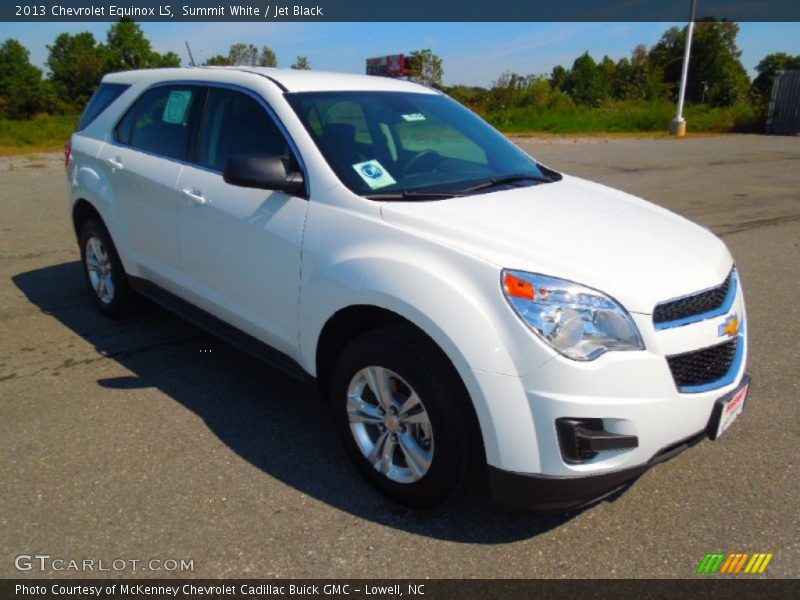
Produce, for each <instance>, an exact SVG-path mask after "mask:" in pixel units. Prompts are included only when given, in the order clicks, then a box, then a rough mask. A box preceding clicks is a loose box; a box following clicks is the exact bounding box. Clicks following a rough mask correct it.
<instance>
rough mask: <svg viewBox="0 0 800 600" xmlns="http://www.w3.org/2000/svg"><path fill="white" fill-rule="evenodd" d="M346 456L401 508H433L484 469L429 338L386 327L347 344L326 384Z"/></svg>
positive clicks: (466, 408) (458, 387)
mask: <svg viewBox="0 0 800 600" xmlns="http://www.w3.org/2000/svg"><path fill="white" fill-rule="evenodd" d="M331 402H332V405H333V409H334V410H335V411H336V413H337V415H336V419H337V424H338V429H339V433H340V435H341V437H342V441H343V442H344V445H345V447H346V448H347V450H348V453H349V454H350V456H351V457H352V459H353V461H354V462H355V464H356V466H358V468H359V470H360V471H361V472H362V473H363V474H364V476H365V477H366V478H367V480H368V481H369V482H370V483H372V485H374V486H375V487H376V488H378V489H379V490H380V491H381V492H383V493H384V494H386V495H387V496H389V497H390V498H392V499H393V500H396V501H398V502H401V503H403V504H406V505H409V506H417V507H422V506H432V505H436V504H439V503H441V502H443V501H444V500H446V499H447V498H448V497H450V496H451V495H453V493H454V492H457V491H459V490H460V489H465V488H466V487H468V485H469V484H470V483H471V482H473V481H474V479H475V477H476V476H477V474H479V473H480V470H481V468H482V467H483V465H484V461H483V450H482V442H481V439H480V434H479V430H478V426H477V421H476V418H475V415H474V410H473V408H472V405H471V402H470V400H469V397H468V396H467V394H466V391H465V389H464V386H463V384H462V383H461V381H460V379H459V377H458V374H457V373H456V372H455V370H454V369H453V367H452V365H451V364H450V363H449V361H448V360H447V358H446V357H445V356H444V354H443V353H442V352H441V351H440V350H439V349H438V348H436V347H435V346H434V345H433V344H432V343H431V342H430V340H428V339H426V338H424V336H422V335H420V334H419V333H418V332H416V331H415V330H413V329H412V328H410V327H406V326H390V327H386V328H382V329H379V330H377V331H374V332H370V333H367V334H365V335H363V336H361V337H359V338H357V339H356V340H354V341H353V342H352V343H351V344H350V345H349V346H348V347H347V348H346V349H345V350H344V352H343V353H342V355H341V357H340V358H339V361H338V362H337V365H336V367H335V370H334V373H333V378H332V381H331Z"/></svg>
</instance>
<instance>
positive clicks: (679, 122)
mask: <svg viewBox="0 0 800 600" xmlns="http://www.w3.org/2000/svg"><path fill="white" fill-rule="evenodd" d="M696 9H697V0H692V16H691V18H690V19H689V28H688V31H687V32H686V46H685V47H684V49H683V68H682V69H681V87H680V89H679V91H678V113H677V114H676V115H675V118H674V119H673V120H672V124H671V126H670V128H669V132H670V133H671V134H672V135H677V136H678V137H683V136H684V135H686V120H685V119H684V118H683V101H684V100H685V98H686V79H687V76H688V75H689V55H690V54H691V51H692V35H693V34H694V15H695V10H696Z"/></svg>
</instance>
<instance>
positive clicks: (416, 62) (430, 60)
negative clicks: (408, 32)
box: [408, 48, 444, 88]
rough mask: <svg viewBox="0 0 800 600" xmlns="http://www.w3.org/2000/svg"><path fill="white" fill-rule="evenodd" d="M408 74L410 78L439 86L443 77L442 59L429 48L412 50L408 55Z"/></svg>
mask: <svg viewBox="0 0 800 600" xmlns="http://www.w3.org/2000/svg"><path fill="white" fill-rule="evenodd" d="M408 67H409V71H410V73H409V75H410V76H411V78H412V79H415V80H416V81H419V82H420V83H424V84H426V85H431V86H434V87H438V88H441V87H442V85H443V83H442V80H443V79H444V64H443V62H442V59H441V58H440V57H439V56H437V55H436V54H434V53H433V51H431V49H430V48H424V49H422V50H414V51H413V52H411V53H410V54H409V55H408Z"/></svg>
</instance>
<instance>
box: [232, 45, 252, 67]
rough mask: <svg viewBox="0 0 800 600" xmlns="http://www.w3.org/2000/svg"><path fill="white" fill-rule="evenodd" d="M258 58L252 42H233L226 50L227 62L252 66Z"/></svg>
mask: <svg viewBox="0 0 800 600" xmlns="http://www.w3.org/2000/svg"><path fill="white" fill-rule="evenodd" d="M257 60H258V48H256V47H255V46H254V45H253V44H233V46H231V47H230V50H228V64H229V65H236V66H246V67H254V66H255V65H256V61H257Z"/></svg>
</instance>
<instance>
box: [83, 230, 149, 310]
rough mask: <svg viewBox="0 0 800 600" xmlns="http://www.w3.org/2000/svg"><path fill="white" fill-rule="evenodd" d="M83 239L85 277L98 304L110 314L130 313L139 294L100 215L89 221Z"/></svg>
mask: <svg viewBox="0 0 800 600" xmlns="http://www.w3.org/2000/svg"><path fill="white" fill-rule="evenodd" d="M79 243H80V247H81V262H82V264H83V274H84V279H85V281H86V285H87V287H88V288H89V293H90V294H91V297H92V300H93V301H94V304H95V306H97V308H99V309H100V311H101V312H102V313H104V314H106V315H108V316H109V317H121V316H124V315H127V314H130V313H131V312H132V311H133V309H134V308H135V306H136V300H137V299H138V298H137V295H136V292H134V291H133V290H132V289H131V287H130V283H129V282H128V276H127V275H126V274H125V270H124V269H123V267H122V262H121V261H120V259H119V255H118V254H117V249H116V248H115V247H114V242H112V241H111V236H110V235H109V234H108V230H107V229H106V227H105V225H103V223H102V222H101V221H99V220H97V219H91V220H90V221H88V222H87V223H86V224H85V225H84V226H83V227H82V228H81V234H80V238H79Z"/></svg>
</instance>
